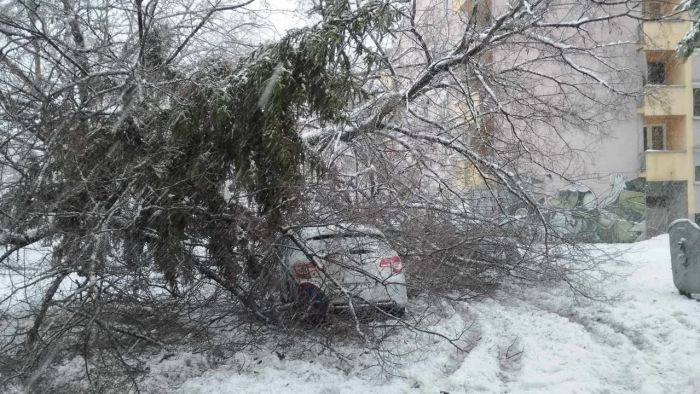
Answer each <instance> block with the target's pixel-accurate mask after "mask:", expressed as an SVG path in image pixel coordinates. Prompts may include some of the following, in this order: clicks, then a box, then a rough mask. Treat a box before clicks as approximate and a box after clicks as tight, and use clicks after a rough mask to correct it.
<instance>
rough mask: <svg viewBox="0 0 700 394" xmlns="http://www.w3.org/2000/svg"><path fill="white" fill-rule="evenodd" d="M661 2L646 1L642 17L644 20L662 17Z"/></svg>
mask: <svg viewBox="0 0 700 394" xmlns="http://www.w3.org/2000/svg"><path fill="white" fill-rule="evenodd" d="M661 4H662V2H661V1H659V0H647V1H645V2H644V5H643V6H644V17H646V18H652V19H655V18H660V17H662V16H663V13H662V7H661Z"/></svg>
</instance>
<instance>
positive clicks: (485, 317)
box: [144, 236, 700, 394]
mask: <svg viewBox="0 0 700 394" xmlns="http://www.w3.org/2000/svg"><path fill="white" fill-rule="evenodd" d="M603 248H605V249H607V250H609V251H623V258H622V260H624V261H625V263H620V262H617V263H610V264H612V265H614V267H611V268H612V269H613V271H615V272H617V273H619V274H622V275H624V276H621V277H620V278H618V279H615V280H614V281H613V282H612V283H613V284H612V286H611V287H610V288H609V291H610V294H614V293H619V297H617V298H616V299H615V300H614V301H606V302H598V301H585V302H574V301H573V300H572V298H571V297H568V296H566V292H565V289H563V288H562V289H551V288H550V289H531V290H527V291H523V292H522V293H521V294H520V295H519V296H517V297H514V296H513V295H512V294H511V293H510V292H509V293H508V294H509V295H506V294H505V293H502V294H500V295H498V296H496V297H494V298H493V299H489V300H486V301H481V302H478V303H469V304H462V305H456V306H455V307H454V310H452V311H450V313H451V314H452V316H449V317H447V318H446V319H443V320H441V321H440V323H438V326H437V327H435V329H436V330H443V331H445V330H447V331H449V330H453V329H457V330H458V329H459V328H460V327H469V326H470V325H471V328H470V330H469V331H470V333H471V336H470V337H469V341H472V342H473V344H474V346H473V347H472V348H471V351H469V352H468V353H460V352H458V351H456V350H455V349H452V348H450V347H449V345H447V344H445V343H442V342H439V341H437V340H436V339H435V338H433V339H425V338H428V337H421V338H423V339H422V340H425V341H426V342H424V343H422V344H420V343H419V344H413V345H409V344H410V343H411V341H410V340H406V341H397V348H398V349H401V350H402V351H406V355H405V356H403V360H404V361H405V362H403V363H401V365H390V366H385V367H384V370H383V372H380V371H379V368H371V367H370V366H369V365H368V364H366V363H364V362H363V361H362V360H364V358H363V357H362V354H358V355H357V358H356V359H355V360H356V361H357V363H356V364H355V365H352V362H351V363H350V364H347V363H345V364H341V363H338V362H336V361H333V358H332V357H331V356H326V355H323V354H320V355H306V356H301V357H298V358H297V357H285V358H284V359H280V357H278V356H277V355H276V354H275V352H273V351H272V350H270V349H268V350H265V349H263V350H258V351H256V352H253V351H251V352H248V353H245V354H239V355H238V356H236V357H234V358H233V359H230V360H228V361H227V362H226V363H225V364H223V365H220V366H218V367H216V368H215V369H207V368H206V366H205V365H203V366H201V367H200V368H198V369H199V370H200V371H201V372H202V375H201V376H196V377H190V378H185V379H184V384H182V385H179V391H178V392H180V393H207V394H213V393H288V392H290V393H291V392H305V393H329V394H330V393H359V392H363V393H440V392H441V391H442V392H448V393H700V302H696V301H694V300H688V299H686V298H685V297H682V296H680V295H679V294H678V293H677V291H676V288H675V287H674V285H673V281H672V277H671V267H670V256H669V251H668V237H667V236H661V237H657V238H654V239H651V240H648V241H645V242H640V243H638V244H634V245H633V246H632V247H631V248H630V249H629V250H625V248H629V246H613V245H609V246H607V245H606V246H603ZM472 323H473V325H472ZM407 346H418V347H417V351H415V352H410V351H409V350H410V349H408V348H407ZM198 362H199V363H200V364H206V362H205V360H201V359H198V358H197V357H196V356H193V355H190V354H180V355H178V356H177V357H176V358H174V359H170V360H168V361H166V362H165V363H164V364H163V365H161V366H159V367H158V368H156V369H152V372H153V376H152V379H155V380H151V381H150V383H151V387H155V386H157V385H153V384H154V383H155V382H156V380H158V379H162V376H164V374H165V376H168V373H170V374H171V375H172V374H173V373H175V374H177V372H176V371H177V370H181V368H182V365H183V363H187V364H189V365H192V364H197V363H198ZM387 373H388V374H391V375H395V376H394V377H390V378H387V377H386V375H387ZM148 386H149V384H146V386H145V387H144V388H146V389H147V388H148Z"/></svg>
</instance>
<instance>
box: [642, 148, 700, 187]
mask: <svg viewBox="0 0 700 394" xmlns="http://www.w3.org/2000/svg"><path fill="white" fill-rule="evenodd" d="M644 156H645V158H644V162H645V163H644V164H645V167H646V168H645V171H644V173H645V175H646V179H647V181H685V180H687V179H688V175H689V174H688V163H687V160H688V158H687V156H686V151H668V150H648V151H646V152H645V155H644Z"/></svg>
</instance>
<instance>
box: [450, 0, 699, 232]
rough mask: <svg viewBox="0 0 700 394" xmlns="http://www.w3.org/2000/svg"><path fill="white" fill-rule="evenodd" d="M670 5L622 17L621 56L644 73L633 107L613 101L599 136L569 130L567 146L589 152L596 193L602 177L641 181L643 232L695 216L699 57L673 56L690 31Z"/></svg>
mask: <svg viewBox="0 0 700 394" xmlns="http://www.w3.org/2000/svg"><path fill="white" fill-rule="evenodd" d="M678 2H679V0H649V1H647V0H644V1H642V2H641V6H642V7H641V8H642V9H641V10H639V11H640V12H639V15H640V16H644V18H642V19H639V20H637V19H632V18H630V19H629V20H627V21H625V22H624V23H626V24H630V26H628V29H627V30H628V31H630V32H633V34H632V35H633V36H634V37H631V38H632V39H636V41H637V42H638V46H637V47H636V48H634V49H633V50H630V51H629V53H625V54H624V56H628V57H630V58H632V57H634V58H636V59H635V61H632V62H630V64H635V65H636V66H635V67H637V68H639V70H637V71H638V72H639V73H640V74H641V75H644V76H645V78H644V86H643V87H641V86H640V96H641V97H640V99H639V100H637V103H636V105H633V106H622V105H621V106H620V110H621V111H626V113H625V114H622V115H625V116H621V120H619V121H618V122H617V123H616V124H614V125H613V126H611V130H612V132H611V133H610V134H609V135H608V136H606V138H604V139H601V140H600V141H597V142H596V141H592V140H590V139H588V138H587V137H576V134H577V133H575V132H574V133H572V135H573V137H572V144H573V145H578V146H581V147H586V149H588V150H589V152H590V153H589V154H588V158H587V162H586V163H585V164H584V165H583V166H582V168H581V172H582V173H585V175H586V176H583V177H582V179H583V180H582V183H584V184H587V185H588V186H590V187H591V189H592V190H593V191H594V192H596V194H599V195H600V194H602V193H604V191H605V189H606V188H607V187H608V185H609V179H610V175H614V174H619V175H622V176H624V178H625V179H627V180H632V179H636V178H640V179H643V180H645V181H646V206H647V210H646V216H647V218H646V225H647V235H648V236H653V235H656V234H659V233H663V232H665V231H666V228H667V226H668V224H669V223H670V222H672V221H673V220H675V219H678V218H691V219H696V220H698V219H700V197H696V196H698V193H700V54H698V55H694V56H692V57H691V58H689V59H687V60H682V59H679V58H678V57H677V56H676V47H677V44H678V42H679V41H680V40H681V38H682V37H683V36H684V35H685V34H686V32H687V31H688V29H689V28H690V22H689V21H688V20H689V17H688V15H678V14H677V13H676V12H675V7H676V5H677V4H678ZM501 3H505V0H453V1H452V9H453V10H454V11H455V12H469V10H472V9H473V7H474V5H475V4H478V6H479V7H478V8H480V9H481V10H482V11H481V12H484V11H483V10H484V9H491V10H493V9H494V7H495V9H498V7H499V5H502V4H501ZM488 17H489V15H487V12H484V15H481V16H479V17H478V20H479V21H480V23H488ZM642 88H643V91H642ZM579 134H583V133H579ZM582 175H583V174H582Z"/></svg>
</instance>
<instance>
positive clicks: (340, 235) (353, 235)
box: [306, 232, 384, 241]
mask: <svg viewBox="0 0 700 394" xmlns="http://www.w3.org/2000/svg"><path fill="white" fill-rule="evenodd" d="M336 238H375V239H384V238H382V237H381V236H380V235H378V234H368V233H359V232H352V233H335V234H321V235H317V236H314V237H309V238H306V240H307V241H321V240H325V239H336Z"/></svg>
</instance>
